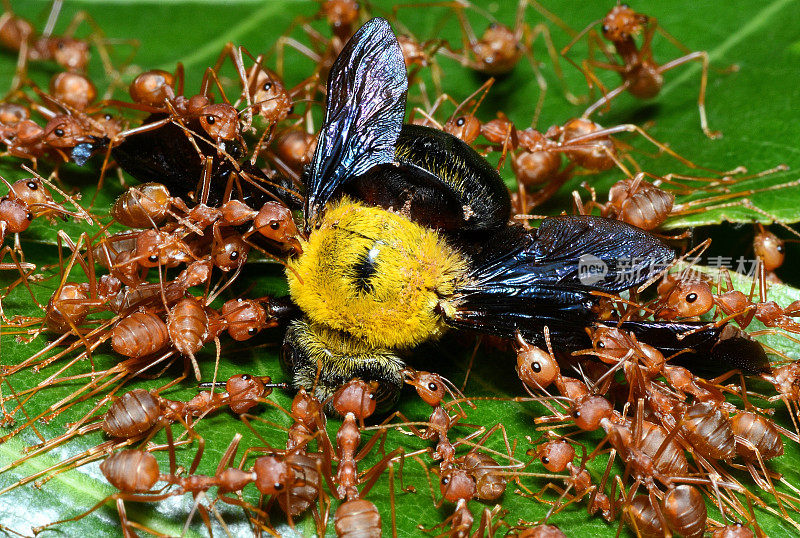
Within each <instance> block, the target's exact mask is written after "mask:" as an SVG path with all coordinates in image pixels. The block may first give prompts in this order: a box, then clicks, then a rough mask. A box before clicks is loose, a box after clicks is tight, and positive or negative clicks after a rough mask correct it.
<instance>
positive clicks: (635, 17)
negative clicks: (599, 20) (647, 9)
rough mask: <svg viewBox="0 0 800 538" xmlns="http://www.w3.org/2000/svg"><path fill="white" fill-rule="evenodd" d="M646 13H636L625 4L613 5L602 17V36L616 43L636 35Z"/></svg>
mask: <svg viewBox="0 0 800 538" xmlns="http://www.w3.org/2000/svg"><path fill="white" fill-rule="evenodd" d="M647 21H648V18H647V15H642V14H640V13H636V12H635V11H634V10H632V9H631V8H630V7H628V5H627V4H621V5H618V6H614V7H613V8H612V9H611V11H609V12H608V15H606V16H605V18H604V19H603V26H602V28H601V30H602V32H603V37H605V38H606V39H608V40H609V41H611V42H612V43H617V42H620V41H625V40H627V39H628V38H630V37H631V36H634V35H638V34H639V33H640V32H641V31H642V28H643V26H644V25H645V24H647Z"/></svg>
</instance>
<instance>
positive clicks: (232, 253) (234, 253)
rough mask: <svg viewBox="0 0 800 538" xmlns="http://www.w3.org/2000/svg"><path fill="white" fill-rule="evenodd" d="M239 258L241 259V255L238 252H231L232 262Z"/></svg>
mask: <svg viewBox="0 0 800 538" xmlns="http://www.w3.org/2000/svg"><path fill="white" fill-rule="evenodd" d="M238 257H239V253H238V252H236V251H235V250H234V251H233V252H231V256H230V258H231V259H232V260H235V259H236V258H238Z"/></svg>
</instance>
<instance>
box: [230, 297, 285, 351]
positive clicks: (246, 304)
mask: <svg viewBox="0 0 800 538" xmlns="http://www.w3.org/2000/svg"><path fill="white" fill-rule="evenodd" d="M222 317H223V318H225V320H226V321H227V322H228V334H229V335H230V336H231V338H233V339H234V340H237V341H239V342H241V341H243V340H247V339H249V338H252V337H253V336H255V335H256V334H258V332H259V331H260V330H261V329H264V328H266V327H270V326H274V325H270V324H268V323H267V321H268V320H267V312H266V311H265V310H264V307H263V306H261V305H260V304H259V303H258V302H257V301H253V300H251V299H231V300H230V301H227V302H226V303H225V304H223V305H222Z"/></svg>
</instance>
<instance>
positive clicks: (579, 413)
mask: <svg viewBox="0 0 800 538" xmlns="http://www.w3.org/2000/svg"><path fill="white" fill-rule="evenodd" d="M572 416H573V417H575V418H576V419H579V418H581V412H580V411H575V412H574V413H572Z"/></svg>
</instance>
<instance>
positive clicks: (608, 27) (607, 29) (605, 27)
mask: <svg viewBox="0 0 800 538" xmlns="http://www.w3.org/2000/svg"><path fill="white" fill-rule="evenodd" d="M603 31H604V32H610V31H611V27H610V26H609V25H607V24H604V25H603Z"/></svg>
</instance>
